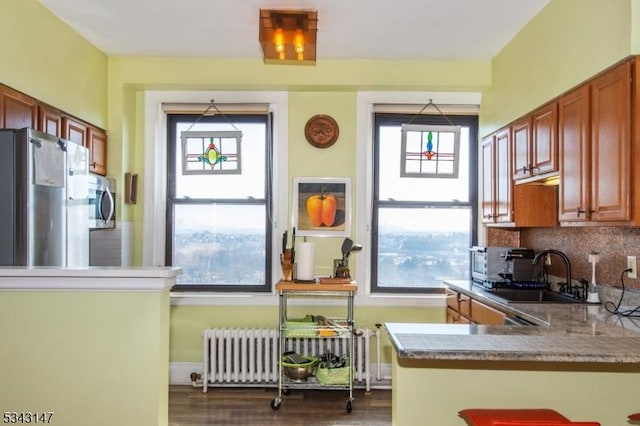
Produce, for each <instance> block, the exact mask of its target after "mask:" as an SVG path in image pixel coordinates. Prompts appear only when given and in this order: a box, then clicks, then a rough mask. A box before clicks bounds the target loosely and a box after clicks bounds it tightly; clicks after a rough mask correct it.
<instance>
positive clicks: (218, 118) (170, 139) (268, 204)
mask: <svg viewBox="0 0 640 426" xmlns="http://www.w3.org/2000/svg"><path fill="white" fill-rule="evenodd" d="M263 120H264V124H265V142H266V147H265V159H264V161H265V188H264V194H265V198H264V199H257V198H246V199H245V198H238V199H226V198H207V199H205V198H198V199H188V198H176V197H175V194H176V185H175V180H176V179H175V176H176V170H175V167H174V166H173V165H175V164H176V147H177V144H179V143H181V140H180V138H179V137H177V136H176V130H175V127H176V125H177V124H178V123H194V122H196V121H197V122H198V123H223V124H228V117H226V116H222V115H212V116H202V115H199V114H182V113H168V114H167V115H166V131H167V146H166V151H167V152H166V155H167V156H166V158H167V161H166V164H165V170H166V192H165V206H166V211H165V250H164V257H165V265H173V259H172V256H173V231H174V227H173V224H174V217H173V212H174V206H177V205H237V206H242V205H247V206H248V205H264V206H265V240H266V241H265V264H264V267H265V269H264V278H265V280H264V282H263V283H261V284H256V285H239V284H176V285H175V286H174V287H173V288H172V291H176V292H226V293H241V292H242V293H244V292H256V293H265V292H271V291H272V288H271V280H272V274H273V269H272V264H273V256H272V253H273V250H272V249H271V247H272V244H273V238H272V237H273V224H272V223H271V220H270V218H272V217H273V179H274V176H273V158H274V153H273V150H274V144H273V139H274V138H273V126H272V121H273V116H272V113H267V114H255V113H247V114H238V113H236V114H233V120H232V121H233V123H234V124H241V123H254V122H260V121H263Z"/></svg>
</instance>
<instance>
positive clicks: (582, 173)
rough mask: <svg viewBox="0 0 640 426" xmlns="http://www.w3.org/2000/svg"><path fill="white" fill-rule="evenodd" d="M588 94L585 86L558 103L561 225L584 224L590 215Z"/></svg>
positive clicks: (559, 208)
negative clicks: (575, 222)
mask: <svg viewBox="0 0 640 426" xmlns="http://www.w3.org/2000/svg"><path fill="white" fill-rule="evenodd" d="M589 91H590V88H589V86H588V85H584V86H581V87H579V88H577V89H575V90H573V91H572V92H570V93H568V94H566V95H564V96H562V97H561V98H560V99H559V100H558V142H559V157H560V185H559V188H558V191H559V193H558V198H559V202H558V219H559V220H560V221H561V222H567V221H569V222H571V221H584V220H587V219H588V217H589V216H590V214H589V213H588V211H589V210H590V207H589V206H590V203H591V197H590V195H589V192H590V190H591V173H590V169H591V164H590V158H591V127H590V126H589Z"/></svg>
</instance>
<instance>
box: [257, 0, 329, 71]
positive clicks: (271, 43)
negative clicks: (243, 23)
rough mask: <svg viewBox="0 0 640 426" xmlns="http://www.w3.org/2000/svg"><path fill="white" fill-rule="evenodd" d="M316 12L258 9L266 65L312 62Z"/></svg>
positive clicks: (313, 61) (316, 27)
mask: <svg viewBox="0 0 640 426" xmlns="http://www.w3.org/2000/svg"><path fill="white" fill-rule="evenodd" d="M317 31H318V12H317V11H315V10H273V9H260V33H259V40H260V46H261V47H262V55H263V57H264V62H265V64H291V65H315V63H316V33H317Z"/></svg>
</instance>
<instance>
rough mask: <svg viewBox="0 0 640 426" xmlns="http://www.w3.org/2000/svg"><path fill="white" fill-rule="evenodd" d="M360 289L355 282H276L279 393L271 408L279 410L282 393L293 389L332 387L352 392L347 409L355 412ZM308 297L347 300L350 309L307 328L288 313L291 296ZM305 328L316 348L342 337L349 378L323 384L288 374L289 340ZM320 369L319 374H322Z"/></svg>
mask: <svg viewBox="0 0 640 426" xmlns="http://www.w3.org/2000/svg"><path fill="white" fill-rule="evenodd" d="M357 290H358V286H357V285H356V284H355V283H351V284H324V283H321V284H309V283H297V282H293V281H280V282H278V283H277V284H276V291H277V292H278V298H279V309H278V311H279V312H278V334H279V339H278V355H279V360H278V396H277V397H276V398H274V399H273V401H271V408H272V409H274V410H277V409H279V408H280V404H281V403H282V396H283V395H287V394H288V393H289V391H290V390H294V389H328V390H346V391H348V398H347V404H346V409H347V412H349V413H350V412H351V411H352V409H353V377H354V371H353V370H354V362H353V357H354V354H355V343H354V342H355V339H354V333H355V328H354V321H353V299H354V296H355V294H356V292H357ZM296 298H306V299H327V300H330V299H341V300H343V301H344V302H345V303H346V307H345V308H346V311H345V312H344V315H343V316H341V317H340V318H330V319H327V321H326V322H325V323H324V324H322V325H320V324H317V323H314V322H311V323H310V326H309V327H305V328H303V329H301V328H299V323H296V321H295V320H292V318H290V317H289V315H288V312H287V310H288V307H289V303H290V302H291V299H296ZM301 330H302V331H304V332H305V333H309V334H304V336H305V340H311V341H312V342H314V343H316V349H317V348H322V347H324V345H323V344H322V343H323V341H327V342H328V340H326V339H338V341H339V343H341V344H342V347H343V348H344V350H345V351H346V353H345V354H344V356H345V360H346V361H347V362H346V366H345V367H344V368H348V370H346V372H345V373H346V375H345V376H344V377H346V379H345V380H344V382H339V383H336V384H328V383H327V382H326V381H324V383H322V382H321V381H319V380H318V378H317V377H314V376H311V377H308V378H307V379H306V380H305V381H296V380H292V379H290V378H289V377H287V376H286V374H285V372H284V367H283V366H282V355H283V353H284V352H285V351H286V348H287V347H288V345H287V343H289V341H293V340H295V339H297V338H299V337H300V336H301V334H300V331H301ZM316 355H317V356H320V355H322V354H321V353H320V351H319V350H316ZM318 373H319V372H318V371H317V372H316V375H318Z"/></svg>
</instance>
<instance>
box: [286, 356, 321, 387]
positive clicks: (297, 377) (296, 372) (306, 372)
mask: <svg viewBox="0 0 640 426" xmlns="http://www.w3.org/2000/svg"><path fill="white" fill-rule="evenodd" d="M303 358H304V359H305V360H306V361H305V362H303V363H300V364H292V363H290V362H287V361H285V360H284V359H282V360H280V363H281V365H282V369H283V371H284V374H285V375H286V376H287V377H288V378H290V379H291V380H293V381H295V382H306V381H307V378H309V376H313V373H314V372H315V369H316V364H317V363H318V359H317V358H315V357H311V356H303Z"/></svg>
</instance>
